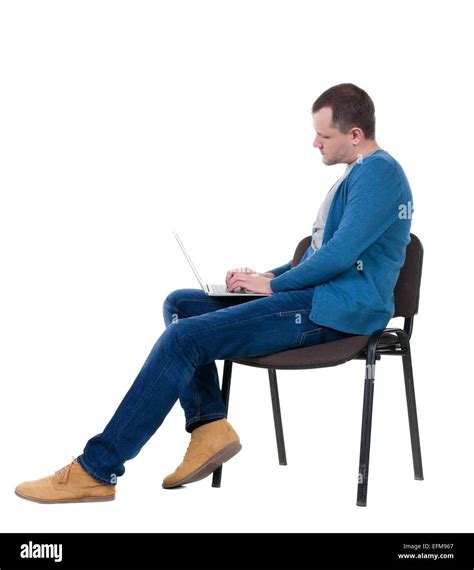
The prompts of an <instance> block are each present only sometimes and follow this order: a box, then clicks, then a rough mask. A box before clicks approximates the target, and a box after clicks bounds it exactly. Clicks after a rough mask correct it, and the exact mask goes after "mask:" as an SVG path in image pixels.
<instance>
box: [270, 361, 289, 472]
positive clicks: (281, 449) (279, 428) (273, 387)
mask: <svg viewBox="0 0 474 570" xmlns="http://www.w3.org/2000/svg"><path fill="white" fill-rule="evenodd" d="M268 377H269V380H270V394H271V396H272V407H273V421H274V422H275V434H276V440H277V448H278V461H279V462H280V465H287V462H286V449H285V439H284V437H283V422H282V420H281V409H280V397H279V396H278V384H277V377H276V370H275V369H273V368H269V369H268Z"/></svg>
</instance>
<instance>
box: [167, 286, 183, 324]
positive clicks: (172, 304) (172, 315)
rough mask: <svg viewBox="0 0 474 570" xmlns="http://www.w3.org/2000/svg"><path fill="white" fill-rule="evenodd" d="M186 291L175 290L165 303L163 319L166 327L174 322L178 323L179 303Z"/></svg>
mask: <svg viewBox="0 0 474 570" xmlns="http://www.w3.org/2000/svg"><path fill="white" fill-rule="evenodd" d="M183 291H184V289H175V290H174V291H171V293H169V294H168V296H167V297H166V298H165V300H164V301H163V318H164V320H165V323H166V326H168V325H169V324H170V323H172V322H176V320H177V319H178V318H179V315H178V302H179V300H180V299H182V298H183Z"/></svg>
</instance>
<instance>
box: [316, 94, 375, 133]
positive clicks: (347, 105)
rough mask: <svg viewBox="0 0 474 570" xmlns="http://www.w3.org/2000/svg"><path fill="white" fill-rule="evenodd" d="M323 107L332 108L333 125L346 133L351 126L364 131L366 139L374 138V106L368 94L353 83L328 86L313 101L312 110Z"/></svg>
mask: <svg viewBox="0 0 474 570" xmlns="http://www.w3.org/2000/svg"><path fill="white" fill-rule="evenodd" d="M323 107H330V108H331V109H332V123H333V126H334V127H336V128H337V129H339V130H340V131H341V133H347V132H348V131H349V129H352V128H353V127H359V128H360V129H362V130H363V131H364V135H365V137H366V138H367V139H373V138H375V107H374V103H373V101H372V99H371V98H370V97H369V95H368V94H367V93H366V92H365V91H364V90H363V89H361V88H360V87H357V85H354V84H353V83H340V84H339V85H334V87H330V88H329V89H327V90H326V91H325V92H324V93H322V94H321V95H320V96H319V97H318V98H317V99H316V101H315V102H314V103H313V107H312V112H313V113H316V111H319V110H320V109H322V108H323Z"/></svg>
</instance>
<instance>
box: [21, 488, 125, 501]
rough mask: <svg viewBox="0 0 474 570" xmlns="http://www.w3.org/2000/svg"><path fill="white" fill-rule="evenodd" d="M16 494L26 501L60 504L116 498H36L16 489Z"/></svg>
mask: <svg viewBox="0 0 474 570" xmlns="http://www.w3.org/2000/svg"><path fill="white" fill-rule="evenodd" d="M15 495H16V496H17V497H20V498H21V499H25V500H26V501H32V502H33V503H42V504H59V503H103V502H105V501H113V500H114V499H115V495H111V496H110V497H83V498H81V499H58V500H56V501H53V500H50V499H35V498H34V497H27V496H26V495H20V494H19V493H17V492H16V491H15Z"/></svg>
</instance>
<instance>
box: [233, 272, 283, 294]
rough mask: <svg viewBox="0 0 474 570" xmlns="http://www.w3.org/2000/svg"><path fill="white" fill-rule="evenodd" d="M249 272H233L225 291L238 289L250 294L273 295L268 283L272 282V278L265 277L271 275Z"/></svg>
mask: <svg viewBox="0 0 474 570" xmlns="http://www.w3.org/2000/svg"><path fill="white" fill-rule="evenodd" d="M246 269H248V268H246ZM250 271H251V270H250ZM250 271H244V272H238V271H237V272H233V274H232V276H231V277H230V278H229V280H228V282H227V289H228V290H229V291H234V289H236V288H237V287H240V288H241V289H245V290H247V291H251V292H252V293H265V294H266V295H273V291H272V290H271V288H270V281H271V280H272V277H267V275H272V274H262V273H256V272H253V273H251V272H250ZM229 273H230V272H229ZM229 273H228V274H227V275H229Z"/></svg>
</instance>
